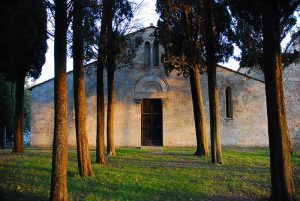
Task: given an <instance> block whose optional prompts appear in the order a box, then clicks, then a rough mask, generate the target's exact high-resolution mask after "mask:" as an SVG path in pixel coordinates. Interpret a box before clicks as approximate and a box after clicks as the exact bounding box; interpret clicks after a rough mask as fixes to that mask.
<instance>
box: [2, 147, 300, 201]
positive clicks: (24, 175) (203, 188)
mask: <svg viewBox="0 0 300 201" xmlns="http://www.w3.org/2000/svg"><path fill="white" fill-rule="evenodd" d="M193 152H194V149H188V148H184V149H163V150H139V149H119V150H118V151H117V154H118V156H117V157H115V158H109V161H108V165H106V166H99V165H97V164H95V163H93V169H94V173H95V176H94V177H84V178H82V177H80V176H79V175H78V173H77V160H76V152H75V151H74V150H70V151H69V163H68V192H69V198H70V200H86V201H92V200H128V201H133V200H149V201H150V200H151V201H153V200H154V201H155V200H163V201H165V200H183V201H187V200H213V201H214V200H220V201H223V200H267V199H268V197H269V196H270V173H269V153H268V150H267V149H265V148H225V149H224V150H223V158H224V164H223V165H222V166H220V165H212V164H211V163H210V157H197V156H193ZM92 160H93V161H95V153H94V152H92ZM292 164H293V171H294V182H295V188H296V194H297V198H298V199H299V198H300V195H299V194H300V150H297V151H296V153H295V154H294V155H293V156H292ZM50 177H51V151H50V150H45V149H27V150H26V152H25V154H24V155H12V154H10V150H1V151H0V200H1V201H5V200H9V201H13V200H22V201H23V200H25V201H26V200H38V201H42V200H48V196H49V191H50Z"/></svg>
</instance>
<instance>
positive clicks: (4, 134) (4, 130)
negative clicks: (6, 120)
mask: <svg viewBox="0 0 300 201" xmlns="http://www.w3.org/2000/svg"><path fill="white" fill-rule="evenodd" d="M1 133H2V147H3V149H5V147H6V125H5V124H2V128H1Z"/></svg>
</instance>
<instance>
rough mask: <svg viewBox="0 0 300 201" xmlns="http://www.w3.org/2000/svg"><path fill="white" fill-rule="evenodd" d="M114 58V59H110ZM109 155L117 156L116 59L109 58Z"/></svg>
mask: <svg viewBox="0 0 300 201" xmlns="http://www.w3.org/2000/svg"><path fill="white" fill-rule="evenodd" d="M110 57H113V58H110ZM107 60H108V61H107V68H108V70H107V155H109V156H112V157H114V156H116V149H115V135H114V117H115V114H114V112H115V105H114V104H115V87H114V75H115V65H116V64H115V57H114V55H111V56H109V55H108V59H107Z"/></svg>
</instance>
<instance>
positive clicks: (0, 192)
mask: <svg viewBox="0 0 300 201" xmlns="http://www.w3.org/2000/svg"><path fill="white" fill-rule="evenodd" d="M48 199H49V198H48V197H46V196H41V195H35V194H33V193H32V192H20V191H16V190H8V189H1V188H0V200H1V201H32V200H37V201H44V200H48Z"/></svg>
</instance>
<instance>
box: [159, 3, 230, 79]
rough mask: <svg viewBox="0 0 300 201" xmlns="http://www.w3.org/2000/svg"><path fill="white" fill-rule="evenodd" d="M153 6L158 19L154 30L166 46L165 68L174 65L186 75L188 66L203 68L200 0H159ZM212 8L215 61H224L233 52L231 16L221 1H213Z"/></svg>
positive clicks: (202, 27)
mask: <svg viewBox="0 0 300 201" xmlns="http://www.w3.org/2000/svg"><path fill="white" fill-rule="evenodd" d="M156 10H157V12H158V13H159V15H160V19H159V21H158V23H157V26H158V32H157V33H155V34H157V39H158V40H159V42H160V43H161V44H162V45H163V47H164V50H165V53H164V54H163V55H162V61H163V63H164V65H165V67H166V72H167V73H170V72H171V71H172V70H173V69H176V70H178V71H179V72H180V73H183V74H184V75H188V73H189V70H188V69H189V68H190V67H191V66H195V65H198V66H200V67H201V69H202V70H203V69H204V68H205V65H206V63H205V62H206V61H205V60H206V58H205V47H204V21H203V15H204V13H203V4H202V1H191V0H179V1H177V0H173V1H166V0H158V1H157V8H156ZM213 11H214V15H215V28H216V30H215V31H216V33H217V38H216V40H217V43H216V44H215V49H216V50H217V52H216V57H217V60H218V62H226V61H228V59H229V57H230V56H231V55H232V53H233V45H232V43H233V42H232V41H233V37H234V32H233V31H232V26H231V25H232V24H231V16H230V14H229V12H228V10H227V8H226V7H224V3H223V2H222V1H218V3H215V4H214V7H213ZM204 70H205V69H204Z"/></svg>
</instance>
